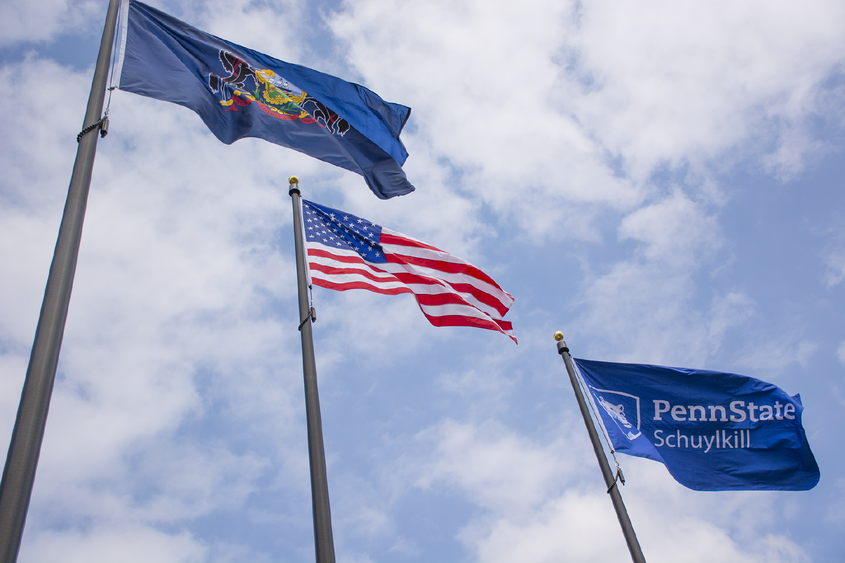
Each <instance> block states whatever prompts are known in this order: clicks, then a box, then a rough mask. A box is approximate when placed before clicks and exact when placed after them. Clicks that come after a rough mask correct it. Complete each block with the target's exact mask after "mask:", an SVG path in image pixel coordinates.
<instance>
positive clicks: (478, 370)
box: [0, 0, 845, 563]
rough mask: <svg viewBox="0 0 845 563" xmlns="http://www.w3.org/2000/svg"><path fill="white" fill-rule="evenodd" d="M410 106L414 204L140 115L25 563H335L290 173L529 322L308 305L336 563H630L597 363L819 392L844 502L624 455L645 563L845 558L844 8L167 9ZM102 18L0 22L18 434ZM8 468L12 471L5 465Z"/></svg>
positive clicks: (96, 204)
mask: <svg viewBox="0 0 845 563" xmlns="http://www.w3.org/2000/svg"><path fill="white" fill-rule="evenodd" d="M149 3H150V4H151V5H153V6H155V7H158V8H160V9H162V10H164V11H166V12H168V13H171V14H173V15H175V16H177V17H179V18H181V19H184V20H185V21H187V22H188V23H191V24H192V25H195V26H197V27H200V28H201V29H204V30H206V31H208V32H210V33H213V34H215V35H218V36H221V37H224V38H226V39H229V40H231V41H234V42H236V43H240V44H242V45H246V46H248V47H251V48H253V49H256V50H259V51H261V52H264V53H267V54H269V55H273V56H275V57H277V58H281V59H283V60H287V61H290V62H295V63H300V64H304V65H306V66H310V67H312V68H316V69H318V70H322V71H324V72H328V73H331V74H334V75H336V76H339V77H342V78H344V79H347V80H350V81H353V82H358V83H361V84H364V85H366V86H368V87H369V88H371V89H372V90H374V91H376V92H378V93H379V94H380V95H381V96H382V97H384V98H385V99H387V100H389V101H394V102H399V103H403V104H405V105H408V106H410V107H411V108H412V113H411V118H410V121H409V123H408V125H407V127H406V129H405V132H404V133H403V135H402V138H403V141H404V143H405V145H406V147H407V148H408V151H409V153H410V157H409V159H408V161H407V163H406V164H405V170H406V173H407V175H408V177H409V179H410V181H411V182H412V183H413V184H414V185H415V186H416V187H417V191H416V192H414V193H413V194H410V195H408V196H404V197H401V198H394V199H391V200H389V201H381V200H377V199H376V198H375V197H374V196H373V195H372V194H371V193H370V191H369V190H368V189H367V187H366V185H365V184H364V182H363V180H362V179H361V178H360V177H359V176H357V175H355V174H353V173H350V172H347V171H344V170H341V169H339V168H334V167H331V166H330V165H327V164H324V163H322V162H319V161H316V160H313V159H309V158H307V157H305V156H303V155H300V154H298V153H295V152H293V151H288V150H285V149H282V148H280V147H277V146H274V145H271V144H268V143H264V142H261V141H258V140H254V139H247V140H242V141H239V142H237V143H235V144H234V145H232V146H225V145H223V144H221V143H219V142H218V141H217V140H216V139H215V138H213V136H212V135H211V134H210V133H209V132H208V131H207V130H206V129H205V127H204V126H203V125H202V123H201V122H200V120H199V118H198V117H197V116H196V115H194V114H193V113H191V112H190V111H188V110H186V109H184V108H181V107H177V106H173V105H169V104H165V103H162V102H156V101H154V100H149V99H145V98H142V97H139V96H135V95H133V94H129V93H125V92H120V91H117V92H115V93H114V94H113V96H112V101H111V110H110V115H111V128H110V132H109V135H108V136H107V137H106V138H105V139H102V140H101V141H100V144H99V148H98V153H97V160H96V163H95V169H94V175H93V181H92V187H91V195H90V198H89V205H88V212H87V215H86V222H85V230H84V234H83V239H82V249H81V253H80V257H79V264H78V267H77V273H76V279H75V284H74V292H73V298H72V300H71V306H70V313H69V317H68V322H67V327H66V330H65V336H64V343H63V347H62V355H61V360H60V363H59V370H58V376H57V381H56V387H55V390H54V395H53V400H52V404H51V410H50V416H49V419H48V423H47V430H46V434H45V439H44V445H43V449H42V454H41V459H40V462H39V467H38V474H37V478H36V482H35V489H34V492H33V497H32V503H31V506H30V511H29V516H28V520H27V527H26V531H25V534H24V538H23V545H22V548H21V552H20V561H21V562H22V563H23V562H28V561H31V562H39V561H48V560H62V561H67V562H74V561H86V562H90V561H114V560H120V561H139V562H141V561H144V562H146V561H151V560H155V561H161V562H171V561H173V562H177V561H178V562H182V561H184V562H206V561H208V562H219V561H257V562H260V561H274V562H276V561H291V562H298V561H309V560H312V559H313V536H312V529H311V508H310V491H309V481H308V465H307V463H308V461H307V446H306V436H305V415H304V404H303V391H302V370H301V359H300V348H299V347H300V344H299V333H298V332H297V330H296V326H297V324H298V322H299V320H298V318H297V312H296V287H295V286H296V283H295V281H296V278H295V268H294V260H293V237H292V223H291V209H290V198H289V197H288V195H287V178H288V177H289V176H290V175H292V174H296V175H298V176H299V178H300V186H301V188H302V191H303V195H304V196H305V197H307V198H308V199H311V200H314V201H317V202H319V203H322V204H325V205H329V206H331V207H335V208H339V209H343V210H346V211H349V212H350V213H354V214H355V215H358V216H361V217H365V218H367V219H369V220H371V221H373V222H376V223H379V224H382V225H385V226H387V227H389V228H391V229H393V230H396V231H400V232H402V233H406V234H408V235H410V236H413V237H415V238H418V239H420V240H424V241H426V242H428V243H431V244H434V245H436V246H438V247H439V248H442V249H444V250H447V251H449V252H451V253H452V254H455V255H457V256H460V257H462V258H465V259H467V260H469V261H470V262H472V263H473V264H475V265H477V266H479V267H480V268H482V269H483V270H485V271H486V272H487V273H489V274H490V275H491V276H492V277H494V278H495V279H496V281H498V282H499V284H500V285H501V286H502V287H503V288H504V289H506V290H507V291H509V292H510V293H511V294H512V295H513V296H514V297H515V299H516V301H515V303H514V306H513V307H512V309H511V311H510V313H509V314H508V318H510V320H511V321H513V323H514V328H515V331H516V334H517V337H518V338H519V342H520V344H519V346H515V345H513V343H512V342H511V341H510V340H509V339H508V338H506V337H504V336H502V335H501V334H496V333H493V332H489V331H483V330H475V329H468V328H464V329H461V328H441V329H438V328H434V327H432V326H430V325H429V324H428V322H427V321H426V320H425V318H424V317H423V315H422V314H421V313H420V312H419V309H418V308H417V306H416V304H415V302H414V301H413V299H412V298H411V297H410V296H398V297H386V296H379V295H374V294H369V293H366V292H344V293H336V292H331V291H328V290H323V289H319V288H316V289H315V291H314V299H315V305H316V308H317V313H318V321H317V323H316V324H315V325H314V334H315V339H316V341H315V349H316V354H317V362H318V377H319V382H320V393H321V401H322V412H323V425H324V426H323V428H324V439H325V444H326V453H327V457H328V473H329V488H330V495H331V501H332V515H333V522H334V534H335V546H336V552H337V556H338V561H341V562H345V563H370V562H382V561H391V562H394V561H395V562H404V561H407V562H416V561H419V562H423V561H425V562H429V561H466V562H472V561H483V562H497V561H502V562H512V561H525V562H538V563H542V562H547V561H560V560H574V561H596V562H603V561H608V560H626V558H627V557H628V554H627V549H626V547H625V543H624V540H623V538H622V534H621V532H620V530H619V526H618V523H617V521H616V518H615V515H614V513H613V509H612V506H611V504H610V500H609V499H608V498H607V495H606V494H605V490H604V485H603V482H602V479H601V475H600V473H599V471H598V467H597V465H596V462H595V459H594V457H593V454H592V449H591V447H590V444H589V441H588V438H587V434H586V431H585V429H584V427H583V422H582V421H581V419H580V414H579V413H578V410H577V405H576V403H575V399H574V397H573V395H572V390H571V388H570V387H569V383H568V380H567V377H566V373H565V370H564V367H563V364H562V362H561V360H560V358H559V356H558V355H557V353H556V349H555V344H554V341H553V340H552V334H553V333H554V332H555V331H556V330H562V331H563V332H564V333H565V334H566V336H567V342H568V344H569V346H570V348H571V349H572V352H573V355H574V356H575V357H582V358H589V359H596V360H606V361H630V362H638V363H657V364H663V365H672V366H684V367H695V368H703V369H712V370H723V371H732V372H737V373H742V374H746V375H750V376H753V377H757V378H759V379H763V380H765V381H769V382H772V383H775V384H777V385H779V386H780V387H782V388H783V389H784V390H785V391H787V392H788V393H790V394H795V393H800V394H801V397H802V400H803V402H804V405H805V408H806V410H805V413H804V427H805V429H806V431H807V435H808V438H809V441H810V444H811V446H812V448H813V451H814V453H815V455H816V458H817V460H818V463H819V466H820V468H821V481H820V483H819V485H818V486H817V487H816V488H815V489H814V490H812V491H809V492H801V493H766V492H742V493H701V492H694V491H690V490H687V489H685V488H683V487H682V486H681V485H679V484H677V483H676V482H675V481H674V480H673V479H672V478H671V476H670V475H669V474H668V472H667V471H666V470H665V468H664V467H663V466H662V465H660V464H657V463H655V462H651V461H648V460H642V459H636V458H628V457H624V456H622V457H620V458H619V461H620V463H621V464H622V467H623V470H624V471H625V475H626V478H627V485H626V486H625V487H624V488H623V489H622V494H623V498H624V500H625V502H626V505H627V507H628V511H629V513H630V515H631V518H632V521H633V524H634V527H635V529H636V531H637V534H638V536H639V538H640V542H641V544H642V547H643V551H644V553H645V555H646V557H647V559H648V560H649V561H651V562H655V561H657V562H660V561H666V562H669V561H671V562H679V561H683V562H698V561H701V562H704V561H707V562H710V561H725V562H758V561H760V562H762V561H766V562H768V563H773V562H787V561H789V562H792V561H811V562H827V561H838V560H841V559H842V558H843V557H845V540H844V539H843V536H842V534H841V530H842V527H843V525H845V509H843V506H845V478H843V477H842V476H841V475H839V472H838V469H839V468H840V467H842V466H843V465H845V454H842V453H841V451H842V449H841V448H840V447H839V446H838V443H839V440H840V434H841V429H842V428H845V389H843V385H845V322H843V316H844V315H845V226H843V225H845V190H843V189H842V188H843V177H845V164H843V148H845V55H843V53H845V33H843V31H845V29H843V24H842V22H845V5H843V4H842V3H840V2H821V1H819V2H806V3H802V4H801V5H800V6H799V5H798V4H796V3H789V2H767V3H765V4H760V3H754V2H730V3H728V2H708V3H703V2H699V3H695V2H688V3H687V2H637V3H633V2H616V3H614V2H589V3H573V2H544V1H541V0H537V1H535V2H528V3H523V4H521V5H520V8H519V9H518V10H515V9H514V5H513V4H512V3H504V2H491V1H482V0H475V1H473V0H465V1H464V0H461V1H457V2H448V3H446V2H443V3H437V2H390V1H387V0H356V1H355V2H321V3H304V2H282V1H280V2H247V1H244V0H228V1H226V2H222V1H216V0H213V1H208V2H199V1H190V2H179V3H177V2H167V1H157V0H155V1H154V0H150V2H149ZM105 9H106V2H105V1H102V2H91V1H78V2H72V1H60V0H49V1H45V2H39V3H4V4H2V5H0V65H1V66H0V72H1V73H2V76H3V80H2V84H3V88H4V89H5V96H4V99H5V100H6V101H5V105H4V107H5V111H4V112H3V113H2V114H0V124H2V130H3V131H4V132H5V135H4V136H3V138H2V139H1V140H0V168H2V170H3V171H4V173H3V175H2V177H0V256H2V260H3V263H4V264H5V267H4V268H2V269H0V296H2V299H0V436H11V431H12V426H13V424H14V419H15V413H16V409H17V404H18V400H19V397H20V390H21V386H22V384H23V379H24V375H25V373H26V366H27V362H28V359H29V352H30V347H31V344H32V339H33V336H34V333H35V325H36V322H37V318H38V311H39V308H40V305H41V299H42V296H43V288H44V284H45V282H46V278H47V272H48V269H49V265H50V260H51V257H52V251H53V246H54V244H55V240H56V234H57V232H58V226H59V221H60V218H61V212H62V206H63V203H64V199H65V197H66V194H67V185H68V182H69V179H70V173H71V167H72V163H73V159H74V156H75V150H76V143H75V142H74V139H75V136H76V134H77V133H78V131H79V129H80V128H81V123H82V118H83V115H84V110H85V103H86V99H87V96H88V91H89V89H90V84H91V76H92V73H93V63H94V58H95V57H96V51H97V48H98V44H99V37H100V34H101V32H102V24H103V19H104V17H105ZM4 451H5V450H4Z"/></svg>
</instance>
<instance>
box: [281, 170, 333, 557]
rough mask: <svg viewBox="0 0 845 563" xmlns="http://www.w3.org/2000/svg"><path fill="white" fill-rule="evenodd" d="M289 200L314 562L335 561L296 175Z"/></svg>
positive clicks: (311, 314) (311, 309)
mask: <svg viewBox="0 0 845 563" xmlns="http://www.w3.org/2000/svg"><path fill="white" fill-rule="evenodd" d="M289 182H290V190H289V192H288V193H289V194H290V197H291V200H292V201H293V238H294V243H295V245H296V281H297V286H298V288H299V318H300V323H299V331H300V333H301V334H302V374H303V377H304V379H305V418H306V422H307V426H308V461H309V464H310V466H311V510H312V514H313V517H314V547H315V550H316V552H317V563H335V557H334V540H333V538H332V512H331V506H330V505H329V483H328V475H327V473H326V452H325V448H324V447H323V422H322V419H321V416H320V395H319V393H318V391H317V363H316V361H315V359H314V339H313V338H312V335H311V323H312V322H313V321H315V320H316V318H315V314H314V309H313V308H312V307H309V305H308V281H307V280H306V275H305V272H306V265H305V241H304V240H303V238H302V234H303V230H302V210H301V205H302V204H301V203H300V193H299V178H297V177H296V176H291V177H290V179H289Z"/></svg>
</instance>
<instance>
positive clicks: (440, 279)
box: [308, 245, 513, 319]
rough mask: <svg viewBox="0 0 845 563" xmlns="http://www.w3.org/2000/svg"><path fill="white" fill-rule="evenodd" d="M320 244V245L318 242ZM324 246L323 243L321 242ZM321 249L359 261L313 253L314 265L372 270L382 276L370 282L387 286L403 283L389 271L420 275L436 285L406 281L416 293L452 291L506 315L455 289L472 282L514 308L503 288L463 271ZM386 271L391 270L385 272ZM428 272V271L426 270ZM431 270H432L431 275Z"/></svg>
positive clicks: (322, 276) (331, 276)
mask: <svg viewBox="0 0 845 563" xmlns="http://www.w3.org/2000/svg"><path fill="white" fill-rule="evenodd" d="M315 246H317V245H315ZM320 246H323V245H320ZM321 250H323V251H325V252H330V253H331V254H336V255H341V256H348V257H352V258H354V259H355V260H356V261H355V263H347V262H340V261H336V260H332V259H331V258H327V257H324V256H309V257H308V260H309V262H311V264H321V265H325V266H329V267H335V268H339V269H343V270H346V271H348V272H349V273H350V274H351V273H352V271H354V270H360V271H367V272H370V273H372V274H373V275H374V276H376V277H378V279H379V281H378V282H374V281H371V280H368V281H366V283H370V284H375V283H378V284H379V285H381V284H384V283H385V282H387V283H389V284H390V285H383V287H391V288H394V287H400V286H401V285H402V282H400V281H399V280H396V278H394V277H393V276H392V275H391V274H390V273H389V272H398V273H406V274H411V275H414V276H419V277H422V278H425V279H430V280H431V281H432V282H434V283H432V284H425V283H406V284H404V285H405V286H407V287H408V288H409V289H410V290H411V291H412V292H413V293H416V294H425V295H441V294H444V293H451V294H454V295H457V296H459V297H460V298H461V299H463V300H464V301H466V302H467V303H468V304H469V305H472V306H473V307H475V308H476V309H478V310H479V311H483V312H484V313H485V314H486V315H488V316H490V317H492V318H494V319H501V318H502V317H503V315H502V314H501V313H499V311H498V310H497V309H496V308H495V307H493V306H491V305H488V304H487V303H483V302H482V301H480V300H478V299H477V298H476V297H475V296H474V295H472V294H471V293H467V292H463V291H458V290H457V289H455V288H454V287H453V286H452V285H450V284H451V283H467V284H470V285H472V286H474V287H476V288H477V289H479V290H480V291H483V292H484V293H486V294H488V295H490V296H491V297H493V298H494V299H496V300H497V301H499V303H501V304H502V306H503V307H504V308H505V309H507V308H509V307H510V305H511V303H513V299H512V298H511V297H510V296H508V295H507V294H506V293H504V292H503V291H502V290H501V289H499V288H495V287H492V286H490V285H489V284H487V283H484V282H481V281H479V280H478V279H477V278H473V277H471V276H463V275H459V274H446V273H444V272H440V271H437V270H433V269H431V268H418V267H415V266H409V265H403V264H393V263H389V262H380V263H378V265H377V266H376V265H375V264H373V263H372V262H368V261H365V260H363V259H361V257H360V255H359V254H358V253H357V252H354V251H351V250H346V249H334V248H329V249H327V248H326V247H323V248H321ZM383 270H384V271H386V272H388V273H384V272H383ZM423 272H426V273H423ZM428 272H432V273H431V274H429V273H428ZM312 277H314V278H317V279H321V280H325V281H334V280H335V278H336V277H337V275H336V274H327V273H324V272H319V271H318V270H314V272H313V273H312ZM382 280H384V281H382ZM359 281H362V282H364V281H365V280H364V278H363V277H362V278H359Z"/></svg>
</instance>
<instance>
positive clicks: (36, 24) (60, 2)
mask: <svg viewBox="0 0 845 563" xmlns="http://www.w3.org/2000/svg"><path fill="white" fill-rule="evenodd" d="M97 17H99V18H101V20H100V21H105V8H104V4H103V3H102V2H94V1H92V0H75V1H74V0H45V1H43V2H3V3H2V4H0V46H7V45H13V44H15V43H18V42H25V43H33V42H42V41H48V40H51V39H54V38H55V36H56V35H59V34H61V33H67V32H69V31H70V32H75V31H76V32H78V31H80V30H81V29H82V28H83V25H86V24H88V23H89V21H91V20H92V19H96V18H97Z"/></svg>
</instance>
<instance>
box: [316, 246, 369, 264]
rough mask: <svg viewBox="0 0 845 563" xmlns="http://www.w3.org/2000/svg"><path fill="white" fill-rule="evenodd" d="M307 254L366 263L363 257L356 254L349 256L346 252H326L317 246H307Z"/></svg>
mask: <svg viewBox="0 0 845 563" xmlns="http://www.w3.org/2000/svg"><path fill="white" fill-rule="evenodd" d="M308 256H318V257H320V258H331V259H332V260H337V261H338V262H346V263H347V264H366V262H364V259H363V258H361V257H360V256H358V255H355V256H349V255H346V254H332V253H331V252H327V251H325V250H321V249H318V248H309V249H308Z"/></svg>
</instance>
